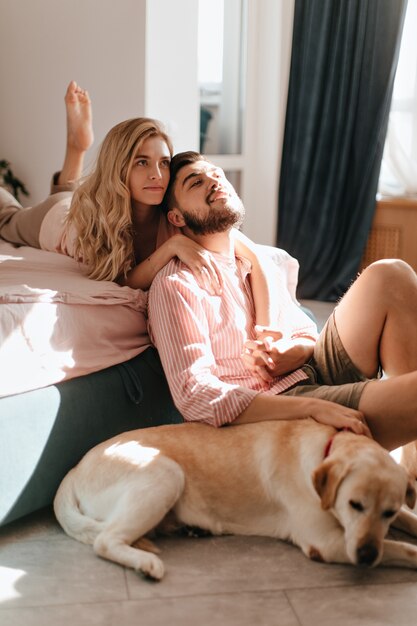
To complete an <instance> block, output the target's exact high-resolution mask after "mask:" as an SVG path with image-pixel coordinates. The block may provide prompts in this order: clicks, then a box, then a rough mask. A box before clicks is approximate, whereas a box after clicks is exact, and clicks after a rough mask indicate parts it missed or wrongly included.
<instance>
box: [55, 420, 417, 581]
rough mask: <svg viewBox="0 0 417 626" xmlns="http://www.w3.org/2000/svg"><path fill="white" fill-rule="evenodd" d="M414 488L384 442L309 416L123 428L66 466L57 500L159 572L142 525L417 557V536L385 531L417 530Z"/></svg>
mask: <svg viewBox="0 0 417 626" xmlns="http://www.w3.org/2000/svg"><path fill="white" fill-rule="evenodd" d="M415 498H416V495H415V491H414V487H413V485H412V483H411V481H410V479H409V478H408V475H407V473H406V471H405V469H404V468H403V467H401V466H400V465H398V464H397V463H396V462H395V461H394V460H393V459H392V458H391V456H390V455H389V453H388V452H387V451H386V450H384V449H383V448H381V447H380V446H379V445H378V444H377V443H375V442H374V441H372V440H371V439H368V438H366V437H363V436H358V435H354V434H352V433H350V432H336V431H335V430H334V429H333V428H331V427H328V426H323V425H320V424H318V423H316V422H314V421H313V420H300V421H293V422H283V421H281V422H280V421H277V422H263V423H259V424H248V425H240V426H231V427H226V428H221V429H215V428H213V427H211V426H206V425H203V424H180V425H172V426H158V427H157V428H147V429H140V430H135V431H130V432H126V433H124V434H121V435H118V436H116V437H114V438H113V439H110V440H108V441H106V442H104V443H102V444H100V445H98V446H96V447H95V448H93V449H92V450H90V451H89V452H88V453H87V454H86V455H85V457H84V458H83V459H82V460H81V461H80V463H79V464H78V465H77V466H76V467H75V468H74V469H72V470H71V471H70V472H69V473H68V475H67V476H66V477H65V478H64V480H63V481H62V483H61V485H60V487H59V489H58V492H57V495H56V498H55V501H54V509H55V514H56V517H57V519H58V521H59V522H60V524H61V525H62V527H63V528H64V530H65V531H66V532H67V533H68V535H70V536H71V537H74V538H75V539H78V540H79V541H82V542H84V543H88V544H93V546H94V550H95V552H96V553H97V554H98V555H100V556H101V557H104V558H106V559H110V560H112V561H116V562H117V563H120V564H122V565H125V566H126V567H131V568H133V569H135V570H140V571H141V572H143V573H144V574H145V575H147V576H149V577H151V578H154V579H157V580H159V579H161V578H162V576H163V574H164V566H163V563H162V561H161V559H160V558H159V557H158V556H156V554H154V553H153V552H154V551H156V552H157V550H156V549H155V546H153V544H152V543H151V542H150V541H148V540H147V539H144V536H145V535H147V534H148V533H149V532H150V531H152V530H155V529H156V530H158V528H159V529H161V528H163V527H164V525H169V526H170V527H172V525H173V524H174V525H175V524H177V525H178V526H183V525H189V526H194V527H199V528H201V529H205V530H207V531H209V532H210V533H213V534H239V535H263V536H268V537H276V538H278V539H284V540H288V541H291V542H292V543H294V544H295V545H297V546H299V547H300V548H301V549H302V551H303V552H304V554H306V555H307V556H308V557H310V558H312V559H316V560H320V561H324V562H328V563H333V562H336V563H353V564H355V565H356V564H357V565H367V566H373V565H377V564H378V563H381V564H383V565H396V566H404V567H413V568H415V567H417V547H415V546H414V545H411V544H408V543H401V542H397V541H389V540H387V539H385V536H386V534H387V532H388V528H389V526H390V524H391V523H393V522H394V525H395V526H397V527H399V528H401V529H402V530H405V531H407V532H409V533H410V534H416V535H417V516H415V515H414V514H412V513H410V512H408V511H406V510H405V509H402V508H401V507H402V506H403V504H404V503H406V504H407V505H408V506H409V507H413V506H414V504H415ZM134 546H136V547H134Z"/></svg>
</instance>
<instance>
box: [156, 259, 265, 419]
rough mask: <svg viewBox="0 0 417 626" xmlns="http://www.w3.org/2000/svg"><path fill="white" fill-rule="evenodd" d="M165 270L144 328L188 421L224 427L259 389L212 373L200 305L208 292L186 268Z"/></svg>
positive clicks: (212, 360)
mask: <svg viewBox="0 0 417 626" xmlns="http://www.w3.org/2000/svg"><path fill="white" fill-rule="evenodd" d="M169 266H170V267H172V268H173V267H174V264H172V263H171V264H169ZM166 274H169V272H165V271H164V270H163V271H162V272H161V273H160V274H158V275H157V277H156V278H155V280H154V282H153V283H152V286H151V289H150V291H149V300H148V314H149V333H150V337H151V340H152V342H153V343H154V345H155V346H156V348H157V350H158V352H159V355H160V358H161V362H162V366H163V368H164V371H165V375H166V377H167V381H168V384H169V387H170V390H171V394H172V397H173V400H174V403H175V405H176V407H177V408H178V410H179V411H180V412H181V414H182V415H183V417H184V419H185V420H187V421H202V422H206V423H208V424H211V425H212V426H223V425H224V424H227V423H230V422H232V421H233V420H234V419H235V418H236V417H237V416H238V415H240V413H241V412H242V411H243V410H244V409H245V408H246V407H247V406H248V405H249V403H250V402H251V401H252V399H253V398H254V397H255V396H256V394H257V393H258V392H257V391H254V390H252V389H248V388H247V387H242V386H240V385H238V384H230V383H226V382H224V381H223V380H220V378H219V377H218V376H217V375H216V373H217V364H216V360H215V357H214V354H213V350H212V345H211V338H210V332H209V323H208V318H207V313H208V310H210V311H211V309H210V308H209V309H207V307H206V308H205V305H204V303H205V300H206V299H207V298H208V299H209V298H210V296H209V295H208V294H207V293H206V292H204V291H203V290H201V289H200V288H199V287H198V286H197V285H196V284H195V281H194V279H193V278H192V276H190V274H189V272H188V271H186V270H183V271H181V272H180V273H179V274H176V275H175V276H172V275H171V276H170V275H166ZM226 340H227V338H226ZM237 361H240V357H239V358H237ZM241 368H242V371H243V369H244V364H243V362H242V364H241Z"/></svg>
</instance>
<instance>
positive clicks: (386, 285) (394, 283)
mask: <svg viewBox="0 0 417 626" xmlns="http://www.w3.org/2000/svg"><path fill="white" fill-rule="evenodd" d="M361 276H363V278H364V279H366V280H368V281H369V282H372V284H373V285H375V286H379V287H381V288H382V289H384V291H386V292H388V293H390V294H391V296H392V295H394V294H395V292H396V291H397V292H398V289H399V288H400V287H401V286H402V285H404V286H409V285H410V286H411V285H412V284H414V286H417V283H416V282H415V281H416V273H415V271H414V270H413V268H412V267H411V266H410V265H409V264H408V263H406V262H405V261H402V260H401V259H381V260H380V261H375V262H374V263H371V265H368V267H367V268H366V269H365V270H364V271H363V272H362V274H361Z"/></svg>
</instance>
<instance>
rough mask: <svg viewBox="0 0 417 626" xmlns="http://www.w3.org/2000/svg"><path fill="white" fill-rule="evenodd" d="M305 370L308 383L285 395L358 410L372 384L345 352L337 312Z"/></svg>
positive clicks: (328, 322)
mask: <svg viewBox="0 0 417 626" xmlns="http://www.w3.org/2000/svg"><path fill="white" fill-rule="evenodd" d="M302 369H303V370H304V371H305V373H306V374H307V376H308V380H305V381H301V383H298V384H297V385H296V386H295V387H291V389H288V391H284V392H283V394H282V395H286V396H306V397H314V398H320V399H322V400H330V401H332V402H337V404H343V405H344V406H348V407H350V408H351V409H357V408H358V406H359V401H360V398H361V395H362V392H363V390H364V388H365V386H366V385H367V384H368V382H369V379H368V378H366V376H364V375H363V374H362V373H361V372H360V371H359V370H358V369H357V367H356V366H355V365H354V364H353V363H352V361H351V359H350V357H349V355H348V353H347V352H346V350H345V348H344V346H343V344H342V342H341V340H340V337H339V333H338V331H337V328H336V322H335V314H334V312H333V314H332V315H331V316H330V317H329V319H328V320H327V322H326V325H325V326H324V328H323V330H322V331H321V333H320V336H319V338H318V340H317V343H316V345H315V347H314V354H313V357H312V359H311V360H310V361H309V362H308V363H307V364H306V365H304V367H303V368H302Z"/></svg>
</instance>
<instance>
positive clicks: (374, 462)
mask: <svg viewBox="0 0 417 626" xmlns="http://www.w3.org/2000/svg"><path fill="white" fill-rule="evenodd" d="M312 478H313V485H314V488H315V490H316V491H317V493H318V495H319V496H320V498H321V506H322V508H323V509H325V510H329V512H331V513H332V514H333V515H334V516H335V517H336V519H337V520H338V522H339V523H340V525H341V526H342V527H343V529H344V532H345V542H346V552H347V555H348V557H349V559H350V560H351V562H352V563H354V564H355V565H368V566H373V565H377V564H378V563H379V561H380V560H381V557H382V550H383V540H384V537H385V536H386V534H387V532H388V529H389V526H390V524H391V523H392V522H393V521H394V519H395V517H396V516H397V514H398V512H399V510H400V508H401V506H402V505H403V504H407V505H408V506H409V507H410V508H413V507H414V505H415V502H416V492H415V489H414V484H413V481H411V479H410V477H409V476H408V474H407V472H406V471H405V469H404V468H403V467H401V466H400V465H398V464H397V463H396V462H395V461H394V459H393V458H392V457H391V456H390V454H389V453H388V452H387V451H386V450H384V449H383V448H382V447H381V446H379V445H378V444H376V443H375V442H373V441H371V440H370V439H367V438H365V437H360V436H358V435H352V434H351V433H349V434H348V433H346V434H345V433H343V435H342V434H340V435H338V442H337V446H335V450H334V452H333V453H332V454H331V455H330V456H329V457H328V458H326V459H325V460H324V461H323V462H322V463H321V464H320V465H319V466H318V467H317V468H316V469H315V471H314V472H313V477H312Z"/></svg>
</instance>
